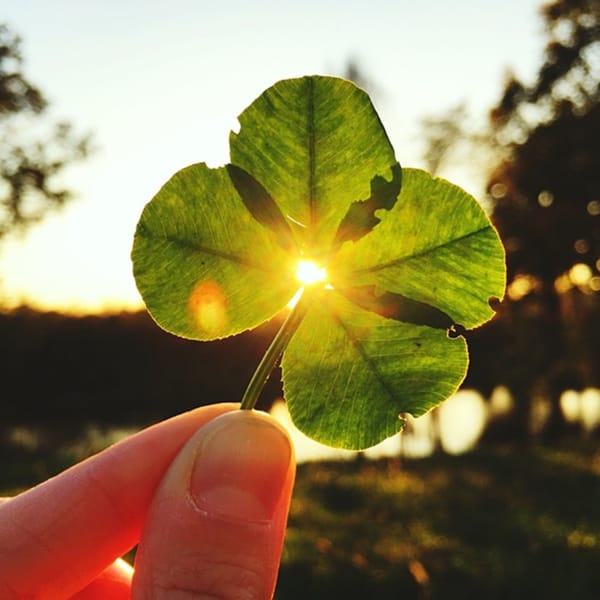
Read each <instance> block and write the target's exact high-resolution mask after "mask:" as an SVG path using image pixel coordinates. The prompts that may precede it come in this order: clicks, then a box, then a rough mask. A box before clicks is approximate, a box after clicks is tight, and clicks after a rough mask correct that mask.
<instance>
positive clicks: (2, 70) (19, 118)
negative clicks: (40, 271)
mask: <svg viewBox="0 0 600 600" xmlns="http://www.w3.org/2000/svg"><path fill="white" fill-rule="evenodd" d="M22 68H23V59H22V55H21V41H20V39H19V38H18V37H17V36H16V35H15V34H14V33H12V32H11V31H10V30H9V29H8V27H7V26H6V25H2V24H0V241H1V240H2V239H3V238H5V237H6V236H7V235H8V234H9V233H13V232H15V231H22V230H24V229H25V228H27V227H28V226H30V225H32V224H33V223H36V222H38V221H39V220H40V219H42V218H43V217H44V216H45V215H46V214H47V213H48V212H49V211H50V210H52V209H55V208H57V207H59V206H62V205H63V204H64V203H65V202H67V201H68V200H69V199H70V198H71V197H72V194H71V192H70V191H69V190H67V189H65V188H64V187H63V186H62V185H61V184H60V183H58V182H57V181H56V176H57V175H58V174H60V173H61V172H62V171H63V170H64V168H65V167H66V166H67V165H68V164H70V163H71V162H73V161H75V160H79V159H81V158H84V157H85V156H87V154H88V152H89V150H90V142H89V138H88V137H80V136H76V135H75V134H74V133H73V131H72V127H71V125H70V124H69V123H55V124H53V125H51V126H49V125H48V124H47V123H46V120H45V119H44V118H43V117H44V116H45V115H44V113H45V110H46V108H47V101H46V99H45V98H44V96H43V94H42V92H41V91H40V90H39V89H38V88H37V87H35V86H34V85H33V84H32V83H30V82H29V81H28V80H27V79H26V77H25V75H24V74H23V72H22ZM49 127H50V129H49V131H48V128H49ZM44 129H45V130H46V132H45V133H44ZM40 130H41V133H40Z"/></svg>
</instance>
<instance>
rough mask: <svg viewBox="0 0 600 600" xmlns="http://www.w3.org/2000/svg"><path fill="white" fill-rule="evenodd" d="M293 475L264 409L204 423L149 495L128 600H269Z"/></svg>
mask: <svg viewBox="0 0 600 600" xmlns="http://www.w3.org/2000/svg"><path fill="white" fill-rule="evenodd" d="M148 458H149V460H152V457H151V456H149V457H148ZM294 475H295V464H294V460H293V451H292V447H291V444H290V441H289V438H288V436H287V433H285V431H284V430H283V429H282V428H281V426H280V425H278V424H277V423H276V421H274V420H273V419H272V418H271V417H269V416H268V415H266V414H264V413H257V412H253V411H246V410H244V411H241V410H240V411H235V412H231V413H227V414H225V415H222V416H220V417H217V418H216V419H214V420H213V421H211V422H209V423H208V424H207V425H204V426H203V427H202V428H201V429H200V430H198V431H197V433H196V434H195V435H194V436H193V437H192V438H191V439H190V440H189V442H188V443H187V444H186V445H185V446H184V448H183V449H182V450H181V452H180V453H179V454H178V456H177V457H176V458H175V460H174V461H173V463H172V464H171V466H170V468H169V470H168V471H167V473H166V475H165V477H164V479H163V481H162V483H161V485H160V486H159V488H158V490H157V492H156V495H155V497H154V499H153V501H152V504H151V507H150V511H149V513H148V518H147V521H146V524H145V526H144V531H143V533H142V538H141V541H140V545H139V548H138V553H137V557H136V568H135V575H134V579H133V590H132V598H134V599H141V598H158V597H160V598H178V599H179V598H192V597H194V598H204V597H207V598H209V597H210V598H221V599H223V600H226V599H234V598H235V599H238V598H247V599H248V600H263V599H267V598H271V597H272V595H273V591H274V588H275V581H276V578H277V572H278V569H279V561H280V557H281V548H282V545H283V537H284V532H285V525H286V521H287V514H288V510H289V504H290V496H291V492H292V486H293V482H294Z"/></svg>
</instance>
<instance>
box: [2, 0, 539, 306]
mask: <svg viewBox="0 0 600 600" xmlns="http://www.w3.org/2000/svg"><path fill="white" fill-rule="evenodd" d="M4 4H5V6H3V7H2V8H1V9H0V22H2V21H4V22H6V23H7V24H8V25H9V26H10V27H11V28H12V29H13V30H14V31H15V32H17V33H19V34H20V35H21V36H22V38H23V51H24V56H25V60H26V66H25V68H26V74H27V76H28V77H29V78H30V79H31V80H32V81H33V82H35V83H36V84H37V85H39V87H40V88H41V89H42V90H43V91H44V92H45V93H46V95H47V97H48V98H49V100H50V101H51V103H52V106H51V113H52V115H53V116H55V117H57V118H66V119H69V120H71V121H72V122H73V123H74V124H75V125H76V126H77V127H78V129H79V130H80V131H87V130H90V131H92V132H93V133H94V138H95V142H96V144H97V146H98V147H99V151H98V152H97V153H96V154H95V155H94V156H93V158H92V159H90V160H88V161H87V162H85V163H82V164H81V165H80V166H77V167H74V168H72V169H70V170H69V172H68V173H66V175H65V179H66V181H67V183H68V184H69V185H70V186H71V187H72V188H73V189H75V190H76V191H78V193H79V199H78V200H76V201H74V202H73V203H72V204H71V205H69V206H68V207H67V208H66V209H65V210H64V211H63V212H61V213H60V214H57V215H54V216H52V217H51V218H49V219H48V221H47V222H45V223H44V224H42V225H41V226H39V227H37V228H36V229H34V230H32V231H31V233H30V234H28V235H27V236H26V238H25V239H23V240H14V241H11V242H10V243H9V244H8V245H7V246H5V247H4V250H3V252H2V254H1V255H0V277H1V278H2V280H3V287H2V288H0V293H1V294H3V295H4V297H5V299H6V300H8V301H12V302H18V301H19V300H21V299H24V300H29V301H31V302H35V303H37V304H38V305H43V306H44V307H52V308H59V309H77V308H82V307H83V308H87V310H96V309H101V308H103V307H111V308H118V307H120V306H130V307H134V306H139V305H140V300H139V297H138V295H137V292H136V290H135V286H134V283H133V279H132V277H131V267H130V262H129V251H130V246H131V240H132V235H133V231H134V228H135V224H136V222H137V219H138V217H139V214H140V212H141V210H142V208H143V206H144V204H145V203H146V202H147V201H148V200H150V198H151V197H152V195H153V194H154V193H155V192H156V191H157V189H158V188H159V187H160V186H161V185H162V183H164V181H166V179H168V178H169V177H170V176H171V175H172V173H173V172H174V171H176V170H178V169H179V168H181V167H183V166H185V165H187V164H190V163H193V162H199V161H206V162H208V163H209V164H212V165H218V164H223V163H224V162H226V161H227V157H228V147H227V139H228V132H229V130H230V129H231V128H233V127H235V126H236V117H237V115H238V114H239V113H240V112H241V111H242V110H243V109H244V108H245V107H246V106H247V105H248V104H249V103H250V102H251V101H252V100H253V99H254V98H255V97H256V96H258V95H259V94H260V93H261V92H262V91H263V90H264V89H265V88H266V87H268V86H269V85H271V84H273V83H274V82H275V81H277V80H279V79H283V78H287V77H295V76H300V75H305V74H312V73H322V74H340V73H341V72H343V70H344V68H345V65H346V63H347V61H348V60H349V59H351V58H354V59H356V60H357V61H358V62H359V64H360V65H361V66H362V67H364V69H365V71H366V72H367V74H368V76H369V78H370V79H371V80H372V81H373V83H374V84H375V85H376V88H377V91H378V93H377V95H376V96H375V97H374V101H375V104H376V107H377V108H378V111H379V113H380V116H381V118H382V120H383V123H384V125H385V126H386V129H387V130H388V133H389V135H390V138H391V140H392V143H393V144H394V146H395V149H396V155H397V156H398V158H399V160H400V162H401V163H402V164H404V165H407V166H409V165H410V166H418V165H419V155H420V150H421V148H420V147H419V144H418V140H417V139H416V132H417V130H418V120H419V118H420V117H422V116H424V115H427V114H431V113H439V112H441V111H443V110H444V109H447V108H449V107H451V106H453V105H455V104H457V103H458V102H460V101H463V100H464V101H466V102H467V103H468V105H469V107H470V108H471V109H472V110H473V112H474V114H475V115H478V116H479V117H482V116H483V115H484V114H485V112H486V110H487V108H489V106H490V105H491V104H492V103H493V102H494V100H495V99H496V98H497V96H498V94H499V91H500V89H501V86H502V81H503V78H504V75H505V73H506V71H507V69H509V68H512V69H513V70H515V71H516V72H517V73H518V74H519V75H520V76H522V77H525V78H528V77H529V76H531V75H532V74H533V73H534V72H535V68H536V66H537V65H538V64H539V62H540V56H541V52H542V46H543V43H544V38H543V34H542V23H541V20H540V19H539V17H538V16H537V11H538V7H539V6H540V4H541V3H540V2H539V1H533V0H503V1H502V2H498V1H497V0H479V1H476V0H456V1H455V2H448V1H447V0H444V1H442V0H431V1H430V2H418V3H417V2H414V0H413V1H411V2H408V1H406V0H370V1H369V2H356V1H354V0H343V1H342V0H335V1H331V2H327V1H326V0H320V1H316V0H305V1H304V2H302V3H284V2H281V1H279V2H275V1H271V0H261V1H254V2H241V1H239V0H233V1H230V2H228V3H217V2H214V0H212V1H211V2H206V1H204V0H196V1H193V0H170V1H169V2H158V1H156V0H150V1H149V0H145V1H144V0H101V1H92V0H88V1H85V2H82V1H81V0H53V1H52V2H48V1H46V0H18V1H13V2H9V3H4ZM459 183H461V184H462V185H464V186H465V187H467V189H469V186H470V185H472V186H473V187H472V188H471V189H470V190H469V191H471V192H474V193H475V192H476V191H477V190H476V189H475V188H476V184H475V183H472V184H471V183H470V182H468V181H467V182H464V181H459Z"/></svg>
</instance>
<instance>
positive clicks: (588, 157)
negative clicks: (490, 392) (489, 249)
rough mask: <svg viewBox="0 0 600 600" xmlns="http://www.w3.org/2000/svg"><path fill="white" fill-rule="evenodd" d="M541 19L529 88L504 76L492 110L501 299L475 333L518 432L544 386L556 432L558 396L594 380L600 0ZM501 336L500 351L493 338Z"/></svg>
mask: <svg viewBox="0 0 600 600" xmlns="http://www.w3.org/2000/svg"><path fill="white" fill-rule="evenodd" d="M541 11H542V17H543V19H544V22H545V29H546V32H547V35H548V42H547V44H546V47H545V50H544V56H543V62H542V65H541V66H540V68H539V70H538V73H537V76H536V78H535V81H533V83H531V84H529V85H528V84H525V83H523V82H522V81H520V80H518V79H517V78H515V77H514V76H512V77H510V78H509V79H508V81H507V82H506V84H505V87H504V90H503V93H502V96H501V98H500V100H499V102H498V104H497V105H496V106H495V107H494V109H493V110H492V111H491V123H492V127H493V130H494V133H495V135H496V138H497V140H498V141H499V142H500V144H501V145H502V146H503V148H504V156H503V158H502V160H500V162H499V164H498V166H497V168H496V169H495V170H494V172H493V173H492V175H491V177H490V179H489V184H488V190H489V192H490V195H491V198H492V201H493V215H492V217H493V220H494V222H495V224H496V226H497V227H498V229H499V231H500V234H501V236H502V238H503V240H504V243H505V246H506V250H507V266H508V296H507V301H506V303H505V304H504V306H503V307H502V309H501V312H500V318H499V319H498V322H497V323H496V324H495V325H494V326H492V327H491V328H490V329H489V330H488V331H487V332H485V331H482V332H481V334H480V335H479V342H480V343H481V345H482V346H484V347H485V346H486V345H487V346H488V360H490V361H493V364H490V365H488V370H489V371H490V372H491V371H496V372H495V375H494V376H495V377H497V378H501V377H504V378H505V379H506V381H500V383H507V384H508V385H509V387H511V389H512V391H513V394H515V395H516V396H517V400H518V406H520V408H521V415H522V417H523V421H524V423H523V424H524V425H526V423H525V421H526V420H527V419H528V402H529V401H530V399H531V398H532V396H534V395H535V394H537V393H541V392H540V390H541V391H542V392H543V393H544V394H545V395H546V397H549V398H550V399H551V401H552V405H553V407H554V411H553V415H554V417H555V418H554V421H553V423H554V424H555V425H556V424H557V423H559V421H560V412H559V411H558V398H559V396H560V393H561V392H562V391H563V390H564V389H566V388H569V387H582V386H585V385H594V384H595V385H597V384H598V383H600V381H599V380H598V372H597V368H595V367H594V366H593V363H594V349H593V344H596V345H597V342H595V341H594V340H593V339H592V338H593V336H591V335H590V331H589V327H590V325H591V323H592V322H594V321H595V322H596V323H597V321H598V317H597V315H598V311H599V309H600V303H599V294H598V291H599V290H600V277H599V271H600V135H598V132H600V102H599V99H600V0H556V1H554V2H552V3H549V4H546V5H544V6H543V7H542V9H541ZM507 327H508V328H512V329H510V330H507ZM500 329H504V332H503V333H502V338H503V342H504V343H505V345H504V346H500V345H499V344H497V343H494V341H493V339H492V338H493V336H494V334H499V330H500ZM486 338H487V339H486ZM497 341H498V339H497V340H496V342H497ZM484 351H485V349H484ZM595 360H596V361H597V357H596V359H595ZM499 370H503V371H504V373H503V374H500V373H499V372H498V371H499ZM488 375H490V373H488ZM480 376H481V373H479V374H475V373H474V374H473V377H474V378H477V377H480ZM490 376H491V375H490Z"/></svg>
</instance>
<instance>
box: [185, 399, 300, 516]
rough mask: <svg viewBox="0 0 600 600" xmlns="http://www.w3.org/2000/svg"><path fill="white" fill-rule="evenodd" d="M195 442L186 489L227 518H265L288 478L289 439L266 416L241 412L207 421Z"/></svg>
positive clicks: (203, 507) (203, 505) (208, 508)
mask: <svg viewBox="0 0 600 600" xmlns="http://www.w3.org/2000/svg"><path fill="white" fill-rule="evenodd" d="M204 429H205V430H206V431H205V435H204V436H203V439H202V441H201V442H200V443H199V445H198V449H197V453H196V458H195V461H194V467H193V470H192V476H191V480H190V492H191V495H192V498H193V500H194V502H195V504H196V506H197V507H198V508H199V509H200V510H202V511H205V512H206V513H209V514H211V515H213V516H218V517H222V518H226V519H234V520H235V519H240V520H248V521H269V520H271V518H272V517H273V514H274V512H275V509H276V508H277V505H278V503H279V501H280V499H281V496H282V491H283V488H284V486H285V483H286V481H287V479H288V477H289V470H290V461H291V458H292V448H291V445H290V441H289V438H288V436H287V434H286V433H284V432H283V431H282V430H281V429H280V428H279V427H278V426H277V425H275V424H274V423H273V422H272V420H271V418H270V417H268V416H267V415H264V414H261V413H256V412H251V411H246V410H243V411H242V410H240V411H235V412H232V413H227V414H225V415H222V416H220V417H218V418H217V419H215V420H214V421H211V422H210V423H209V424H208V425H206V426H205V428H204Z"/></svg>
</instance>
